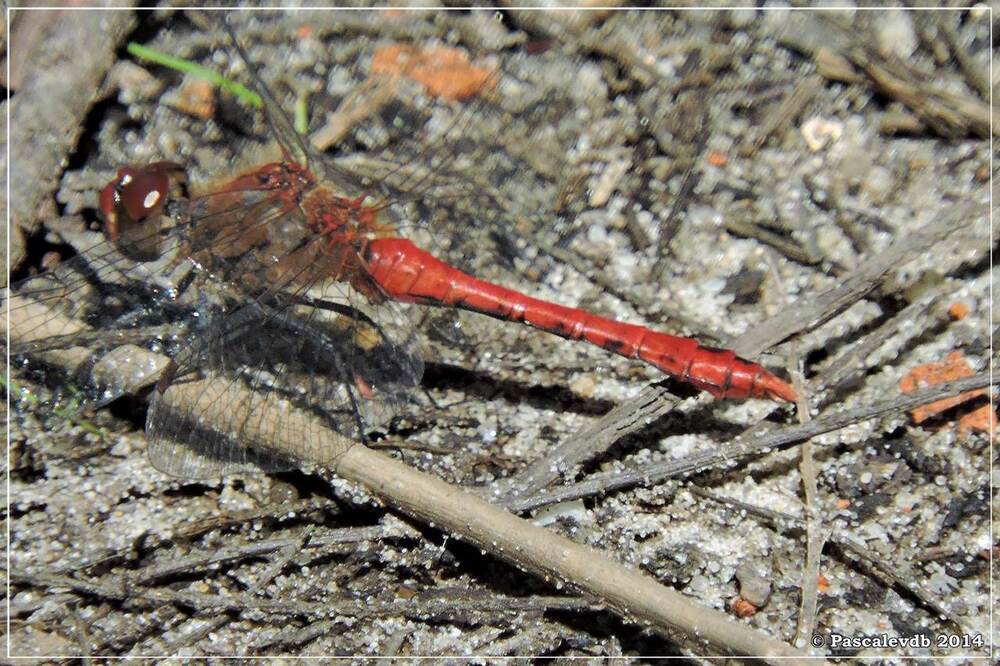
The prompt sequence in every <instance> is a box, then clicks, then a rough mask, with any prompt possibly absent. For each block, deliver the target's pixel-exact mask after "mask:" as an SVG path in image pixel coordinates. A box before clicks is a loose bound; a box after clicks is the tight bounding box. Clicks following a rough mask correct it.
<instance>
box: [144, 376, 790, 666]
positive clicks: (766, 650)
mask: <svg viewBox="0 0 1000 666" xmlns="http://www.w3.org/2000/svg"><path fill="white" fill-rule="evenodd" d="M162 400H164V401H165V402H166V403H167V404H168V405H173V406H174V408H175V409H178V410H180V411H182V412H183V411H184V410H187V409H189V407H187V406H188V405H198V406H199V408H200V409H201V411H200V417H201V418H202V419H203V422H204V423H211V424H228V423H239V424H241V427H240V432H239V437H240V441H241V442H242V443H243V444H244V445H246V446H249V447H251V448H255V449H258V448H259V449H265V450H269V451H272V452H275V453H278V454H281V455H284V456H287V457H289V458H292V459H295V460H302V461H306V462H309V463H313V464H316V465H320V466H322V467H325V468H327V469H330V470H331V471H333V472H334V473H336V474H337V475H338V476H340V477H341V478H343V479H345V480H348V481H353V482H355V483H359V484H361V485H362V486H364V487H365V488H368V489H370V490H371V491H373V492H375V493H376V494H378V495H380V496H382V497H384V498H386V499H388V500H389V501H390V503H391V505H392V506H395V507H398V508H399V509H401V510H402V511H403V512H405V513H407V514H410V515H412V516H414V517H417V518H419V519H421V520H424V521H429V522H430V523H432V524H434V525H436V526H438V527H440V528H442V529H444V530H445V531H446V532H449V533H453V534H456V535H458V536H459V537H460V538H462V539H464V540H466V541H469V542H471V543H473V544H474V545H476V546H478V547H479V548H482V549H483V550H484V551H487V552H489V553H491V554H493V555H496V556H498V557H501V558H503V559H505V560H507V561H510V562H513V563H514V564H516V565H518V566H520V567H523V568H524V569H526V570H527V571H530V572H531V573H534V574H536V575H540V576H542V577H543V578H545V579H547V580H548V579H551V578H555V579H557V580H560V581H562V582H563V583H565V584H567V585H569V586H571V587H573V588H576V589H579V590H581V591H583V592H585V593H587V594H590V595H593V596H595V597H597V598H598V599H600V600H602V601H603V602H604V603H606V604H607V605H608V607H609V608H611V609H613V610H614V611H616V612H617V613H618V614H619V615H621V616H622V617H623V618H626V619H628V620H632V621H639V622H641V623H643V624H647V625H650V626H651V627H653V628H655V629H657V630H658V631H660V632H663V633H664V634H666V635H667V636H670V637H672V638H673V639H675V640H684V639H685V638H686V639H688V641H689V642H690V641H691V640H692V639H693V641H694V643H695V644H696V645H697V646H698V647H697V648H695V649H696V650H713V651H714V650H721V651H724V652H726V653H733V654H745V655H760V656H764V657H765V658H766V657H774V656H779V655H783V656H800V657H801V656H803V653H801V652H799V651H798V650H795V649H794V648H792V647H791V646H789V645H788V644H786V643H783V642H781V641H776V640H774V639H772V638H770V637H767V636H765V635H763V634H760V633H758V632H757V631H754V630H752V629H750V628H749V627H747V626H745V625H742V624H740V623H737V622H734V621H733V620H732V619H730V618H729V617H727V616H726V615H725V614H723V613H720V612H718V611H715V610H710V609H708V608H704V607H702V606H699V605H697V604H695V603H693V602H691V601H690V600H688V599H687V598H686V597H684V595H682V594H680V593H679V592H676V591H675V590H672V589H670V588H667V587H664V586H662V585H660V584H659V583H658V582H656V581H655V580H654V579H652V578H650V577H648V576H645V575H643V574H640V573H638V572H635V571H630V570H627V569H625V568H623V567H622V566H621V565H620V564H618V563H615V562H614V561H612V560H611V559H609V558H607V557H606V556H604V555H602V554H600V553H598V552H596V551H594V550H592V549H590V548H588V547H586V546H582V545H580V544H577V543H575V542H573V541H570V540H569V539H566V538H564V537H561V536H558V535H555V534H552V533H550V532H548V531H546V530H544V529H542V528H540V527H536V526H535V525H532V524H531V523H529V522H527V521H524V520H521V519H520V518H518V517H516V516H514V515H512V514H510V513H507V512H506V511H503V510H502V509H499V508H497V507H496V506H494V505H492V504H489V503H488V502H485V501H483V500H481V499H479V498H477V497H474V496H472V495H470V494H468V493H466V492H463V491H462V490H461V489H459V488H456V487H453V486H450V485H449V484H447V483H445V482H444V481H441V480H440V479H437V478H435V477H433V476H430V475H428V474H424V473H422V472H419V471H417V470H414V469H412V468H411V467H409V466H407V465H405V464H403V463H401V462H399V461H397V460H394V459H392V458H390V457H388V456H385V455H383V454H381V453H378V452H377V451H372V450H371V449H369V448H367V447H365V446H361V445H358V444H356V443H354V442H351V441H350V440H347V439H345V438H344V437H342V436H341V435H339V434H337V433H335V432H333V431H331V430H329V429H327V428H326V427H325V425H324V423H323V421H322V420H321V419H319V418H318V417H316V416H314V415H312V414H308V413H304V412H301V411H286V410H285V409H282V408H281V407H280V406H277V405H257V404H255V402H259V401H254V400H253V394H252V393H251V392H249V391H247V390H246V389H244V388H243V387H241V386H238V385H236V384H233V383H229V382H227V381H223V380H213V379H205V380H200V381H193V382H188V383H175V384H173V385H172V386H171V387H170V388H169V389H167V390H166V391H165V392H164V394H163V396H162ZM249 410H253V412H252V416H253V418H250V416H251V413H250V411H249ZM244 412H247V413H246V418H240V417H241V416H243V413H244ZM288 433H312V437H309V438H308V440H309V441H303V439H302V438H300V437H289V436H288Z"/></svg>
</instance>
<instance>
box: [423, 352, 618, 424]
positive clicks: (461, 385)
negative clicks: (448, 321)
mask: <svg viewBox="0 0 1000 666" xmlns="http://www.w3.org/2000/svg"><path fill="white" fill-rule="evenodd" d="M423 387H424V388H425V389H427V390H442V391H444V390H457V391H461V392H462V393H464V394H465V395H466V396H467V399H479V400H483V401H490V400H497V399H502V400H504V401H505V402H508V403H511V404H513V405H527V406H529V407H533V408H535V409H539V410H551V411H556V412H571V413H574V414H585V415H590V416H596V415H600V414H604V413H605V412H607V411H608V410H610V409H611V408H612V407H614V403H613V402H611V401H610V400H602V399H598V398H583V397H581V396H580V395H579V394H577V393H574V392H573V391H571V390H570V389H568V388H566V387H565V386H558V385H540V384H535V383H528V382H521V381H517V380H515V379H497V378H496V377H494V376H493V375H490V374H488V373H486V372H479V371H476V370H470V369H468V368H463V367H460V366H456V365H451V364H448V363H425V365H424V378H423ZM463 402H464V401H463ZM439 406H440V407H441V408H442V409H448V408H449V405H439Z"/></svg>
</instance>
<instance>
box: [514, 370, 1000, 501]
mask: <svg viewBox="0 0 1000 666" xmlns="http://www.w3.org/2000/svg"><path fill="white" fill-rule="evenodd" d="M990 383H991V378H990V373H989V372H980V373H979V374H976V375H973V376H972V377H966V378H964V379H959V380H956V381H953V382H948V383H947V384H940V385H938V386H935V387H934V388H930V389H925V390H923V391H920V392H918V393H911V394H909V395H903V396H894V397H892V398H888V399H886V400H883V401H881V402H876V403H872V404H867V405H863V406H861V407H857V408H853V409H845V410H841V411H839V412H835V413H833V414H828V415H826V416H821V417H819V418H817V419H814V420H812V421H810V422H809V423H806V424H801V425H795V426H788V427H785V428H779V429H776V430H772V431H770V432H766V433H763V434H761V435H759V436H758V437H757V438H756V439H755V440H754V441H747V440H748V439H749V438H747V437H745V436H740V437H737V438H736V439H735V440H733V441H732V442H730V443H729V444H727V445H726V446H724V447H722V448H721V449H714V450H712V451H704V452H701V453H696V454H694V455H692V456H688V457H687V458H684V459H683V460H669V461H664V462H657V463H646V464H644V465H643V466H642V467H641V468H637V467H633V468H629V469H626V470H625V471H621V472H612V473H608V474H600V475H594V476H592V477H590V478H589V479H587V480H586V481H581V482H579V483H574V484H569V485H565V486H559V487H558V488H553V489H552V490H549V491H545V492H542V493H539V494H537V495H535V496H533V497H526V498H520V499H513V500H505V501H503V502H502V505H503V506H505V507H506V508H508V509H510V510H511V511H514V512H517V513H521V512H523V511H530V510H532V509H537V508H539V507H542V506H546V505H549V504H556V503H558V502H567V501H569V500H575V499H580V498H581V497H590V496H593V495H602V494H605V493H608V492H611V491H614V490H621V489H623V488H632V487H635V486H652V485H655V484H657V483H661V482H662V481H664V480H666V479H669V478H672V477H675V476H681V475H684V474H689V473H691V472H697V471H701V470H704V469H709V468H712V467H719V466H722V465H729V464H732V463H733V462H734V461H735V460H736V459H737V458H742V457H745V456H749V455H752V454H754V453H760V452H763V451H767V450H769V449H773V448H777V447H779V446H785V445H788V444H793V443H796V442H801V441H804V440H806V439H809V438H810V437H815V436H816V435H821V434H823V433H826V432H831V431H833V430H838V429H840V428H844V427H846V426H849V425H853V424H855V423H860V422H861V421H867V420H868V419H873V418H876V417H879V416H883V415H885V414H892V413H895V412H901V411H907V410H910V409H913V408H914V407H920V406H921V405H926V404H928V403H931V402H934V401H935V400H940V399H942V398H949V397H951V396H954V395H958V394H960V393H965V392H966V391H973V390H975V389H981V388H984V387H986V386H989V385H990ZM994 383H1000V376H998V377H997V378H996V381H995V382H994Z"/></svg>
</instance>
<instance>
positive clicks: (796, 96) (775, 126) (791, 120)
mask: <svg viewBox="0 0 1000 666" xmlns="http://www.w3.org/2000/svg"><path fill="white" fill-rule="evenodd" d="M822 87H823V78H822V77H820V76H819V75H817V74H813V75H811V76H807V77H805V78H804V79H802V80H801V81H799V82H798V83H796V84H795V86H794V87H793V88H792V89H791V90H790V91H788V94H786V95H785V97H784V98H783V99H782V100H781V102H780V103H779V104H778V106H777V108H775V109H773V110H771V111H769V113H767V114H766V115H765V117H764V122H763V124H762V126H761V127H760V128H759V129H758V130H757V132H756V135H755V136H754V139H753V143H752V144H751V146H750V148H749V150H748V153H749V154H750V155H753V154H754V153H756V152H757V151H758V150H760V148H761V146H763V145H764V144H765V143H766V142H767V140H768V139H769V138H770V137H771V135H772V134H774V133H775V132H777V131H778V130H779V129H783V128H788V127H794V126H795V119H796V118H797V117H798V115H799V114H800V113H802V111H803V110H805V108H806V106H808V105H809V104H810V103H811V102H812V101H813V99H815V97H816V95H818V94H819V91H820V89H821V88H822Z"/></svg>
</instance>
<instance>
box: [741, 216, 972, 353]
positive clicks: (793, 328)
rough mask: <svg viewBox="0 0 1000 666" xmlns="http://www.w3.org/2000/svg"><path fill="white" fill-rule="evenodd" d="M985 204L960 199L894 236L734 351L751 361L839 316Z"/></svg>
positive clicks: (757, 329) (751, 333)
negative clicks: (913, 229)
mask: <svg viewBox="0 0 1000 666" xmlns="http://www.w3.org/2000/svg"><path fill="white" fill-rule="evenodd" d="M988 210H989V209H988V206H987V205H986V204H983V203H980V202H978V201H963V202H960V203H958V204H956V205H954V206H952V207H951V208H950V209H948V210H947V211H945V212H944V213H942V214H941V215H940V216H939V217H938V218H936V219H935V220H934V221H933V222H931V223H929V224H927V225H926V226H925V227H924V228H923V229H922V230H920V231H916V232H914V233H911V234H907V235H905V236H903V237H901V238H898V239H897V240H896V241H894V242H893V243H892V245H890V246H889V247H888V248H886V249H885V250H884V251H883V252H879V253H876V254H873V255H872V256H870V257H869V258H868V260H867V261H865V262H864V263H863V264H862V265H860V266H858V268H857V269H856V270H854V271H853V272H851V273H850V274H849V275H846V276H844V278H843V279H842V280H841V282H840V284H838V285H837V286H836V287H833V288H832V289H830V290H828V291H826V292H824V293H822V294H819V295H818V296H817V295H812V294H810V296H809V297H808V298H803V299H800V302H796V303H794V304H792V305H791V306H789V307H787V308H785V309H783V310H782V311H781V312H780V313H779V314H777V315H775V316H774V317H772V318H771V319H769V320H767V321H765V322H763V323H761V324H759V325H757V326H756V327H754V328H753V329H752V330H751V331H749V332H748V333H747V334H746V335H743V336H741V337H740V338H739V340H737V342H736V345H735V347H734V349H735V351H736V353H738V354H740V355H741V356H744V357H746V358H754V357H755V356H757V355H758V354H760V353H761V352H762V351H764V350H765V349H767V348H769V347H773V346H774V345H776V344H778V343H779V342H781V341H782V340H784V339H785V338H787V337H789V336H791V335H794V334H796V333H801V332H803V331H807V330H811V329H813V328H816V327H817V326H819V325H821V324H822V323H824V322H826V321H828V320H829V319H830V318H832V317H834V316H836V315H837V314H839V313H841V312H843V311H844V310H845V309H847V308H848V307H849V306H851V305H852V304H853V303H855V302H856V301H858V300H860V299H861V298H864V296H865V295H866V294H868V293H870V292H871V291H872V290H874V289H875V288H876V287H877V286H878V284H879V283H880V282H881V281H882V280H884V279H885V277H886V276H887V275H888V273H889V272H890V271H892V270H893V269H895V268H898V267H899V266H900V265H902V264H904V263H906V262H907V261H908V260H909V259H911V258H912V257H913V256H915V255H917V254H919V253H921V252H924V251H926V250H927V249H929V248H930V247H932V246H933V245H934V244H935V243H937V242H940V241H941V240H943V239H944V238H945V237H946V236H948V235H949V234H951V233H952V232H953V231H955V230H956V229H959V228H961V227H964V226H966V225H968V224H971V223H973V221H975V220H977V219H983V218H985V216H986V214H987V211H988Z"/></svg>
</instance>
